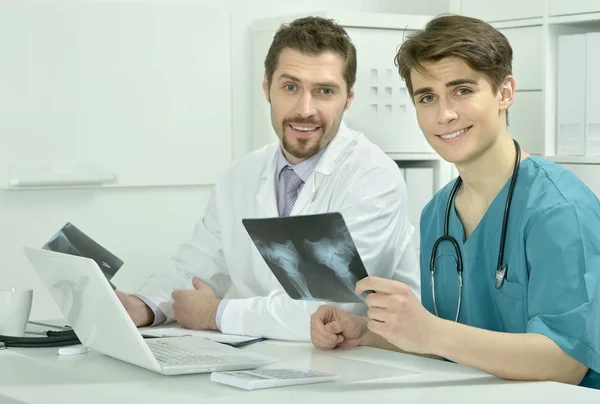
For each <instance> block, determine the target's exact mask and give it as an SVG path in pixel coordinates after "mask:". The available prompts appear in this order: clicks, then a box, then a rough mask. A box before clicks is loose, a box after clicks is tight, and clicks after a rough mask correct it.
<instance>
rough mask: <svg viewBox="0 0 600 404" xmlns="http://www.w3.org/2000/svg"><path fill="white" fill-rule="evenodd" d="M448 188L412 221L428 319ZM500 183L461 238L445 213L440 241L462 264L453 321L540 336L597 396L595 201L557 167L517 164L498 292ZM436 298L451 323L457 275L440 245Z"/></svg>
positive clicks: (599, 224) (599, 241)
mask: <svg viewBox="0 0 600 404" xmlns="http://www.w3.org/2000/svg"><path fill="white" fill-rule="evenodd" d="M454 181H455V180H454ZM454 181H452V182H451V183H450V184H448V185H447V186H446V187H444V188H443V189H442V190H441V191H439V192H438V193H437V194H436V195H435V196H434V198H433V199H432V200H431V201H430V202H429V203H428V204H427V206H426V207H425V208H424V209H423V212H422V214H421V257H420V264H421V300H422V302H423V305H424V306H425V307H426V308H427V310H429V311H430V312H431V313H434V314H435V310H434V306H433V299H432V293H431V278H430V277H431V272H430V269H429V264H430V257H431V252H432V250H433V244H434V242H435V241H436V240H437V238H438V237H440V236H442V235H443V234H444V227H443V226H444V214H445V211H446V204H447V201H448V197H449V196H450V190H451V189H452V186H453V185H454ZM509 184H510V179H509V181H507V183H506V185H505V186H504V187H503V188H502V190H501V191H500V193H499V194H498V195H497V196H496V198H495V199H494V201H493V202H492V204H491V205H490V207H489V208H488V210H487V211H486V213H485V215H484V216H483V218H482V219H481V222H480V223H479V224H478V226H477V227H476V228H475V230H474V231H473V233H472V234H471V236H470V237H469V238H468V239H467V240H465V233H464V229H463V226H462V223H461V222H460V220H459V218H458V216H457V214H456V210H455V209H454V205H453V206H452V209H451V210H450V212H451V213H450V221H449V234H450V235H451V236H452V237H454V238H455V239H456V241H457V242H458V245H459V247H460V251H461V255H462V259H463V289H462V303H461V311H460V315H459V319H458V321H459V322H460V323H462V324H467V325H470V326H474V327H479V328H483V329H487V330H491V331H498V332H510V333H525V332H527V333H537V334H542V335H545V336H547V337H549V338H550V339H552V340H553V341H554V342H555V343H556V344H557V345H558V346H560V347H561V348H562V349H563V350H564V351H565V352H566V353H567V354H569V355H570V356H571V357H573V358H575V359H576V360H578V361H579V362H581V363H582V364H584V365H586V366H587V367H589V369H590V370H589V371H588V372H587V374H586V376H585V378H584V379H583V380H582V382H581V384H580V385H582V386H586V387H593V388H597V389H600V374H599V373H600V202H599V201H598V198H597V197H596V195H594V193H593V192H592V191H591V190H590V189H589V188H588V187H587V186H585V184H583V183H582V182H581V181H580V180H579V179H578V178H577V177H576V176H575V175H574V174H573V173H571V172H570V171H568V170H566V169H564V168H562V167H561V166H559V165H556V164H554V163H552V162H550V161H548V160H545V159H543V158H539V157H533V156H532V157H528V158H527V159H525V160H523V161H522V162H521V164H520V167H519V172H518V176H517V181H516V184H515V188H514V192H513V200H512V204H511V209H510V214H509V219H508V227H507V234H506V244H505V254H504V263H505V264H507V265H508V270H507V277H506V279H505V281H504V283H503V284H502V286H501V287H500V288H499V289H497V288H496V286H495V275H496V266H497V261H498V250H499V246H500V234H501V229H502V218H503V215H504V206H505V202H506V196H507V193H508V188H509ZM435 298H436V303H437V308H438V313H439V315H440V317H442V318H445V319H451V320H454V318H455V316H456V307H457V303H458V277H457V273H456V252H455V250H454V248H453V247H452V245H451V243H450V242H448V241H444V242H442V243H441V244H440V245H439V247H438V251H437V254H436V261H435Z"/></svg>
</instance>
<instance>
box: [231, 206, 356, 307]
mask: <svg viewBox="0 0 600 404" xmlns="http://www.w3.org/2000/svg"><path fill="white" fill-rule="evenodd" d="M242 223H243V225H244V227H245V228H246V231H247V232H248V234H249V235H250V238H251V239H252V241H253V242H254V245H255V246H256V248H257V249H258V251H259V253H260V255H261V256H262V257H263V259H264V260H265V262H266V263H267V265H268V267H269V268H270V269H271V272H273V274H274V275H275V277H276V278H277V280H278V281H279V283H280V284H281V286H282V287H283V289H284V290H285V291H286V292H287V294H288V295H289V296H290V297H291V298H292V299H300V300H319V301H329V302H336V303H358V302H362V301H364V298H365V296H366V295H364V296H358V295H356V293H355V286H356V282H358V281H359V280H360V279H362V278H364V277H366V276H367V271H366V270H365V267H364V265H363V262H362V260H361V258H360V256H359V254H358V251H357V250H356V246H355V245H354V242H353V240H352V237H351V236H350V232H349V231H348V228H347V226H346V223H345V222H344V218H343V217H342V215H341V214H340V213H337V212H336V213H324V214H319V215H307V216H289V217H276V218H266V219H244V220H242Z"/></svg>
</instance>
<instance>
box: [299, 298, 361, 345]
mask: <svg viewBox="0 0 600 404" xmlns="http://www.w3.org/2000/svg"><path fill="white" fill-rule="evenodd" d="M367 321H368V318H366V317H361V316H357V315H356V314H352V313H348V312H346V311H343V310H340V309H337V308H335V307H331V306H327V305H323V306H320V307H319V309H318V310H317V311H316V312H315V313H314V314H313V315H312V316H311V318H310V339H311V342H312V343H313V345H314V346H315V347H317V348H319V349H334V348H336V347H355V346H359V345H367V336H368V334H369V333H370V331H369V330H368V328H367Z"/></svg>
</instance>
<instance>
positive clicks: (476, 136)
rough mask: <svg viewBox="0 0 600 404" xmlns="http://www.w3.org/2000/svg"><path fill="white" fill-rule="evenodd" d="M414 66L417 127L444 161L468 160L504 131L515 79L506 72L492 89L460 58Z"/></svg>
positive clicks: (413, 80) (458, 161)
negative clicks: (420, 68)
mask: <svg viewBox="0 0 600 404" xmlns="http://www.w3.org/2000/svg"><path fill="white" fill-rule="evenodd" d="M422 65H423V67H424V68H425V71H426V72H427V73H428V74H423V73H420V72H419V71H417V70H416V69H412V70H411V73H410V77H411V81H412V88H413V101H414V103H415V107H416V111H417V120H418V122H419V127H420V128H421V130H422V131H423V134H424V135H425V137H426V139H427V141H428V142H429V144H430V145H431V147H432V148H433V149H434V150H435V151H436V152H437V153H438V154H439V155H440V156H441V157H442V158H443V159H444V160H446V161H449V162H451V163H454V164H466V163H468V162H470V161H473V160H475V159H477V158H478V157H479V156H481V155H482V154H484V153H485V151H486V150H488V149H489V148H490V147H491V146H492V145H493V144H494V142H495V141H496V140H497V139H498V138H499V136H500V135H501V134H503V133H505V132H506V111H507V109H508V108H509V107H510V106H511V105H512V102H513V97H514V87H515V81H514V78H513V77H512V76H508V77H507V78H506V79H505V81H504V82H503V83H502V84H501V85H500V86H499V88H498V89H497V90H496V91H494V89H493V88H492V85H491V82H490V79H489V77H488V76H486V75H485V74H484V73H482V72H478V71H475V70H473V69H472V68H471V67H470V66H469V65H467V63H465V62H464V61H463V60H462V59H460V58H454V57H449V58H444V59H441V60H440V61H436V62H424V63H422Z"/></svg>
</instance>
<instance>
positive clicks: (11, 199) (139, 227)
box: [0, 0, 449, 319]
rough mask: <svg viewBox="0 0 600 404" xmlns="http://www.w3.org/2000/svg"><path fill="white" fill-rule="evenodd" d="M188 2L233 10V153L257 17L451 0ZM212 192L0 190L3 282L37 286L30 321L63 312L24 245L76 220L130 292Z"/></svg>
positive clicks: (246, 104)
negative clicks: (116, 261)
mask: <svg viewBox="0 0 600 404" xmlns="http://www.w3.org/2000/svg"><path fill="white" fill-rule="evenodd" d="M49 1H51V0H49ZM107 1H114V0H107ZM129 1H130V2H144V1H145V0H129ZM165 1H168V0H165ZM191 1H195V2H196V3H198V4H203V5H217V6H228V7H230V9H231V12H232V27H233V28H232V29H233V32H232V38H233V43H232V49H233V64H234V65H233V78H232V88H233V105H232V108H233V132H234V135H233V137H234V141H233V155H234V158H239V157H240V156H242V155H244V154H246V153H247V152H248V151H249V148H250V146H249V145H250V110H251V108H250V106H251V104H250V98H251V97H250V91H251V88H252V87H251V86H260V84H261V83H254V82H250V80H249V77H250V69H249V66H250V40H249V27H250V25H251V22H252V20H253V19H255V18H263V17H270V16H276V15H285V14H296V13H302V12H310V11H319V10H326V11H329V10H331V11H335V10H336V9H340V10H346V11H364V12H389V13H402V14H427V15H435V14H440V13H444V12H448V11H449V2H448V0H428V1H426V2H415V1H412V0H329V1H326V0H304V1H302V2H296V1H287V0H188V2H191ZM215 96H218V94H216V95H215ZM208 191H209V188H208V187H168V188H165V187H161V188H132V189H110V190H77V191H75V190H64V191H60V190H55V191H18V192H15V191H13V192H6V191H0V287H2V286H8V285H15V286H19V287H25V286H33V287H34V290H35V291H34V296H35V297H34V306H33V309H32V315H31V319H44V318H59V317H61V316H60V313H59V312H58V309H57V308H56V306H55V305H54V303H53V302H52V301H51V299H50V297H49V295H48V294H47V292H45V290H44V289H43V286H42V285H41V284H40V283H39V282H38V281H37V277H36V275H35V274H34V273H33V270H32V269H31V268H30V266H29V263H28V262H27V260H26V259H25V257H24V256H23V253H22V250H21V247H22V246H24V245H28V246H41V245H43V244H44V243H45V242H46V241H47V240H48V238H49V237H50V236H51V235H53V234H54V233H55V232H56V231H57V230H58V229H59V228H60V227H61V226H62V225H63V224H64V223H65V222H67V221H71V222H72V223H74V224H75V225H76V226H78V227H79V228H80V229H81V230H83V231H84V232H86V233H87V234H88V235H90V236H91V237H92V238H94V239H96V241H98V242H99V243H100V244H102V245H103V246H105V247H106V248H107V249H109V250H110V251H112V252H113V253H115V254H116V255H117V256H119V257H120V258H121V259H123V261H125V265H124V266H123V268H122V270H121V271H120V272H119V273H118V275H117V276H116V277H115V284H116V285H117V286H118V287H119V288H121V289H123V290H125V291H133V290H135V288H137V287H138V286H139V284H140V283H141V282H142V281H143V280H144V278H145V277H146V276H147V274H148V273H150V272H153V271H156V270H157V269H159V268H161V267H162V266H163V265H164V264H165V261H166V260H167V258H168V257H169V255H170V254H171V253H172V252H173V251H174V250H175V249H176V247H177V245H178V244H179V243H180V242H182V241H183V240H184V239H186V238H187V237H188V236H189V235H190V234H191V231H192V229H193V226H194V224H195V223H196V222H197V220H198V219H199V218H200V217H201V216H202V213H203V211H204V208H205V205H206V202H207V198H208Z"/></svg>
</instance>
